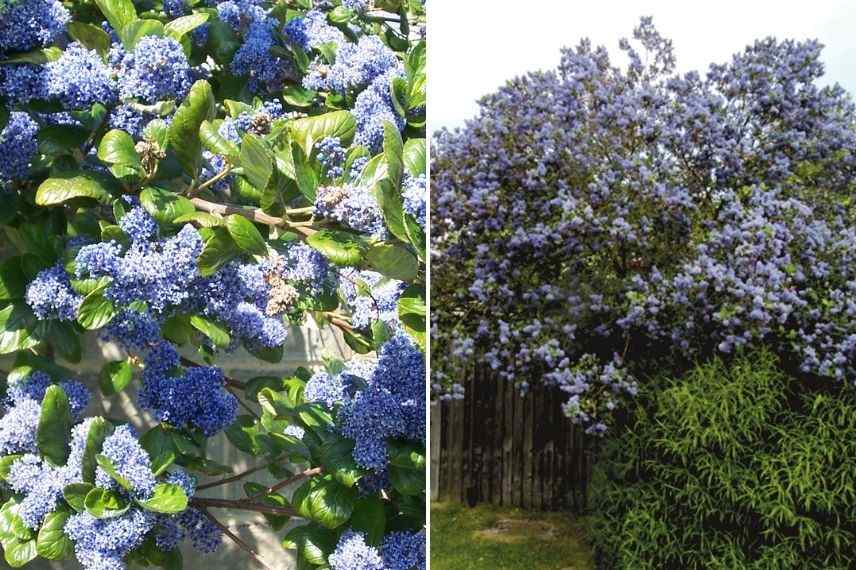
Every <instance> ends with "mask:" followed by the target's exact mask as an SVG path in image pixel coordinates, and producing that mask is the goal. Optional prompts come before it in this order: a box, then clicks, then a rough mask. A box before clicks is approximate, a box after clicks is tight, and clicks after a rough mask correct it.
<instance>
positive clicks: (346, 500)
mask: <svg viewBox="0 0 856 570" xmlns="http://www.w3.org/2000/svg"><path fill="white" fill-rule="evenodd" d="M356 499H357V490H356V489H354V488H350V487H346V486H344V485H342V484H341V483H339V482H338V481H335V480H333V479H332V478H331V477H329V476H326V477H323V478H320V479H311V480H309V481H307V482H306V483H304V484H303V486H301V487H300V488H299V489H297V490H296V491H295V492H294V497H293V498H292V503H293V504H294V506H295V508H296V509H297V512H298V513H299V514H300V516H302V517H304V518H307V519H309V520H311V521H315V522H317V523H319V524H320V525H322V526H324V527H326V528H329V529H334V528H338V527H340V526H342V525H343V524H345V523H346V522H348V519H350V518H351V513H353V512H354V503H355V502H356Z"/></svg>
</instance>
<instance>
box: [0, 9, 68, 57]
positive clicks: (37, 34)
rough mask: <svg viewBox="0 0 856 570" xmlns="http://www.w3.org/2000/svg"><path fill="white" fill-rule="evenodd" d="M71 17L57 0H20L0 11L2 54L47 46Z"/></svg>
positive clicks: (0, 49) (62, 29) (58, 34)
mask: <svg viewBox="0 0 856 570" xmlns="http://www.w3.org/2000/svg"><path fill="white" fill-rule="evenodd" d="M70 20H71V15H70V14H69V13H68V10H66V9H65V7H64V6H63V5H62V2H59V1H58V0H17V1H16V2H15V3H13V4H12V5H11V6H9V7H8V9H7V10H5V11H4V12H2V13H0V55H3V54H7V53H9V52H25V51H30V50H32V49H35V48H40V47H47V46H49V45H50V44H51V43H53V41H54V40H55V39H56V38H58V37H59V36H60V35H61V34H62V33H63V32H64V31H65V25H66V24H67V23H68V22H69V21H70Z"/></svg>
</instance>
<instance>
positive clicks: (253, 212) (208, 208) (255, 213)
mask: <svg viewBox="0 0 856 570" xmlns="http://www.w3.org/2000/svg"><path fill="white" fill-rule="evenodd" d="M190 201H191V202H193V205H194V206H196V207H197V208H198V209H200V210H202V211H204V212H208V213H209V214H219V215H221V216H227V215H229V214H238V215H239V216H244V217H245V218H247V219H248V220H251V221H254V222H258V223H260V224H265V225H267V226H275V227H284V228H288V229H293V230H294V231H296V232H297V233H298V234H301V236H302V237H304V238H306V237H309V236H311V235H312V234H314V233H315V232H316V231H317V230H314V229H312V228H309V227H306V226H304V225H299V224H292V223H291V222H289V221H288V220H284V219H283V218H277V217H276V216H270V215H268V214H265V213H264V212H263V211H261V210H260V209H259V208H249V207H244V206H236V205H233V204H218V203H216V202H209V201H208V200H203V199H202V198H191V199H190Z"/></svg>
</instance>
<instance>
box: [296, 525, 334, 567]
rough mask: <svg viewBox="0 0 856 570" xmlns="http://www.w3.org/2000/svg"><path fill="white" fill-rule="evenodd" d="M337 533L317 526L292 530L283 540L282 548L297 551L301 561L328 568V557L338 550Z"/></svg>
mask: <svg viewBox="0 0 856 570" xmlns="http://www.w3.org/2000/svg"><path fill="white" fill-rule="evenodd" d="M337 538H338V537H337V533H336V532H334V531H332V530H329V529H326V528H324V527H321V526H319V525H316V524H308V525H301V526H297V527H295V528H293V529H291V530H290V531H289V532H288V534H286V535H285V538H284V539H283V540H282V547H283V548H285V549H287V550H296V551H297V556H298V558H299V559H300V560H303V561H305V562H306V563H308V564H311V565H313V566H326V564H327V557H328V556H329V555H330V554H332V553H333V550H335V548H336V541H337Z"/></svg>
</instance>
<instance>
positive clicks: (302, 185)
mask: <svg viewBox="0 0 856 570" xmlns="http://www.w3.org/2000/svg"><path fill="white" fill-rule="evenodd" d="M291 146H292V148H291V158H292V165H293V166H294V180H295V181H296V182H297V188H298V190H300V193H301V194H303V196H304V197H305V198H306V200H307V201H309V202H315V195H316V192H317V189H318V177H317V176H316V174H315V171H314V170H313V169H312V166H310V164H309V160H308V159H307V155H306V154H305V153H304V152H303V149H302V148H301V147H300V146H299V145H297V144H292V145H291Z"/></svg>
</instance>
